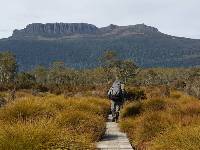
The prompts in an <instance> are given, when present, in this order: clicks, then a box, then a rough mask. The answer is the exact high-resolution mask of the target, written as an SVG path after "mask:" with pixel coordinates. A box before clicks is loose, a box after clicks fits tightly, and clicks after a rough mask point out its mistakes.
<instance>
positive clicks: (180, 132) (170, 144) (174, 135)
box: [149, 126, 200, 150]
mask: <svg viewBox="0 0 200 150" xmlns="http://www.w3.org/2000/svg"><path fill="white" fill-rule="evenodd" d="M199 132H200V127H199V126H196V127H195V126H190V127H185V128H183V127H179V128H176V129H174V130H172V131H168V132H166V133H165V134H163V135H162V136H159V137H158V138H156V140H155V141H153V142H152V144H151V145H150V147H149V149H150V150H161V149H162V150H169V149H177V150H178V149H181V150H197V149H200V142H199V141H200V134H199Z"/></svg>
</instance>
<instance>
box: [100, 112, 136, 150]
mask: <svg viewBox="0 0 200 150" xmlns="http://www.w3.org/2000/svg"><path fill="white" fill-rule="evenodd" d="M111 119H112V116H111V115H109V117H108V122H107V123H106V133H105V135H104V137H103V138H102V140H101V141H100V142H98V143H97V149H99V150H133V148H132V146H131V144H130V142H129V140H128V138H127V136H126V134H125V133H122V132H120V130H119V127H118V123H115V122H112V121H111Z"/></svg>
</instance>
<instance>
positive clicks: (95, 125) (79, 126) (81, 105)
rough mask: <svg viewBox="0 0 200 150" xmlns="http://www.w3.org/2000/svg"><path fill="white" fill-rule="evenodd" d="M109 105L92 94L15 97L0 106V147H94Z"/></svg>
mask: <svg viewBox="0 0 200 150" xmlns="http://www.w3.org/2000/svg"><path fill="white" fill-rule="evenodd" d="M109 105H110V104H109V102H108V101H107V100H105V99H101V98H93V97H79V98H78V97H77V98H66V99H65V98H64V97H62V96H52V95H51V96H48V95H47V96H44V97H32V96H31V97H23V98H20V99H17V100H16V101H14V102H11V103H9V104H8V105H7V106H5V107H3V108H1V109H0V149H8V150H9V149H10V150H11V149H15V150H21V149H27V150H28V149H31V150H37V149H72V150H73V149H94V148H95V145H94V143H95V142H96V141H98V140H99V139H100V138H101V136H102V135H103V133H104V132H105V121H106V118H105V116H107V114H108V112H109Z"/></svg>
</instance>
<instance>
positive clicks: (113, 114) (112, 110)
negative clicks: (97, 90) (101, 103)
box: [111, 100, 116, 117]
mask: <svg viewBox="0 0 200 150" xmlns="http://www.w3.org/2000/svg"><path fill="white" fill-rule="evenodd" d="M115 109H116V105H115V102H114V101H113V100H111V112H112V117H115Z"/></svg>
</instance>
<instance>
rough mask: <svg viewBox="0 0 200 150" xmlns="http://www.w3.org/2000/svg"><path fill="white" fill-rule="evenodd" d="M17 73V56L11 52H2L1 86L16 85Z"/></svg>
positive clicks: (0, 57) (0, 66) (0, 58)
mask: <svg viewBox="0 0 200 150" xmlns="http://www.w3.org/2000/svg"><path fill="white" fill-rule="evenodd" d="M16 74H17V62H16V59H15V56H14V55H13V54H12V53H10V52H1V53H0V86H1V87H7V88H9V87H10V86H14V85H13V83H14V80H15V77H16Z"/></svg>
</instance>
